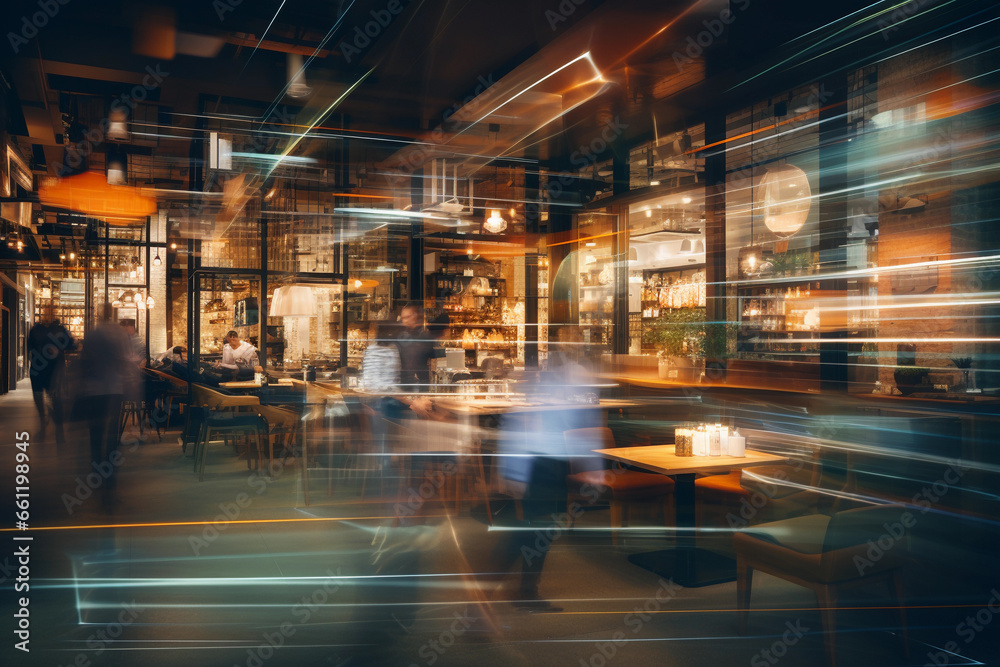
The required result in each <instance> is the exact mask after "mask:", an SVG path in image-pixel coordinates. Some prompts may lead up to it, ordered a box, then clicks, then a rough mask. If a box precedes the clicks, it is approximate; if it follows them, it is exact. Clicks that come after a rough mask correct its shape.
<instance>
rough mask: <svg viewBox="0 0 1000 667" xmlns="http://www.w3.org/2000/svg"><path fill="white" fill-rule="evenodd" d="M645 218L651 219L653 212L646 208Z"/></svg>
mask: <svg viewBox="0 0 1000 667" xmlns="http://www.w3.org/2000/svg"><path fill="white" fill-rule="evenodd" d="M646 217H647V218H652V217H653V211H652V210H651V209H648V208H647V209H646Z"/></svg>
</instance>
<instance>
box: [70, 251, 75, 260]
mask: <svg viewBox="0 0 1000 667" xmlns="http://www.w3.org/2000/svg"><path fill="white" fill-rule="evenodd" d="M69 259H70V261H73V260H74V259H76V253H75V252H71V253H70V254H69Z"/></svg>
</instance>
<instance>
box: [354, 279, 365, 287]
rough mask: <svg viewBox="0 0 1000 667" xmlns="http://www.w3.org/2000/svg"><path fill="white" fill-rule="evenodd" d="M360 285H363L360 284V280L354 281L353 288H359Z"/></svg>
mask: <svg viewBox="0 0 1000 667" xmlns="http://www.w3.org/2000/svg"><path fill="white" fill-rule="evenodd" d="M362 284H363V283H362V282H361V281H360V280H355V281H354V286H355V287H361V285H362Z"/></svg>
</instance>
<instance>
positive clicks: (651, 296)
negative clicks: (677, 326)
mask: <svg viewBox="0 0 1000 667" xmlns="http://www.w3.org/2000/svg"><path fill="white" fill-rule="evenodd" d="M705 303H706V289H705V269H704V268H690V269H680V270H673V271H669V270H664V269H655V270H649V269H647V270H644V271H643V280H642V287H641V295H640V304H641V314H642V317H643V318H646V319H655V318H658V317H659V316H660V314H661V313H662V311H664V310H674V309H680V308H704V307H705Z"/></svg>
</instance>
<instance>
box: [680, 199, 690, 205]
mask: <svg viewBox="0 0 1000 667" xmlns="http://www.w3.org/2000/svg"><path fill="white" fill-rule="evenodd" d="M681 203H682V204H690V203H691V198H690V197H681Z"/></svg>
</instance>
